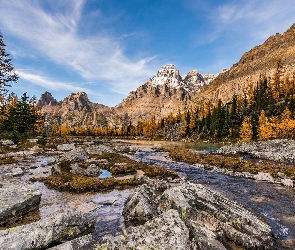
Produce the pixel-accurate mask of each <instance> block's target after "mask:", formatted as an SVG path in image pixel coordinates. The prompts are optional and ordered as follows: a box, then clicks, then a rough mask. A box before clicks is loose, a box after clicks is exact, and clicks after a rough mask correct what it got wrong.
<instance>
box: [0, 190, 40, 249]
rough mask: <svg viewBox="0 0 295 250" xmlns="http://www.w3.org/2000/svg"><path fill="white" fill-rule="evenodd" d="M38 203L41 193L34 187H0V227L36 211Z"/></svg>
mask: <svg viewBox="0 0 295 250" xmlns="http://www.w3.org/2000/svg"><path fill="white" fill-rule="evenodd" d="M40 201H41V191H40V190H39V189H38V188H37V187H36V186H35V185H28V184H22V185H17V186H14V185H13V186H4V187H2V188H1V189H0V225H1V224H5V223H6V222H8V221H9V220H12V219H15V218H18V217H20V216H22V215H24V214H26V213H28V212H29V211H32V210H35V209H38V208H39V204H40ZM0 245H1V244H0Z"/></svg>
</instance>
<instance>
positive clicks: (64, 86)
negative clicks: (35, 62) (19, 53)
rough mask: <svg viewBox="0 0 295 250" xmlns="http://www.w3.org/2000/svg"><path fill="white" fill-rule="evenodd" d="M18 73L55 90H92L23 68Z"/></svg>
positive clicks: (23, 77) (30, 80)
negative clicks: (29, 71)
mask: <svg viewBox="0 0 295 250" xmlns="http://www.w3.org/2000/svg"><path fill="white" fill-rule="evenodd" d="M17 74H18V75H19V76H20V77H21V78H22V79H24V80H25V81H28V82H30V83H33V84H35V85H38V86H41V87H43V88H46V89H49V90H55V91H56V90H69V91H71V92H90V89H88V88H82V87H78V86H75V85H73V84H70V83H63V82H56V81H54V80H51V79H48V78H47V77H44V76H42V75H37V74H32V73H28V72H25V71H22V70H18V71H17Z"/></svg>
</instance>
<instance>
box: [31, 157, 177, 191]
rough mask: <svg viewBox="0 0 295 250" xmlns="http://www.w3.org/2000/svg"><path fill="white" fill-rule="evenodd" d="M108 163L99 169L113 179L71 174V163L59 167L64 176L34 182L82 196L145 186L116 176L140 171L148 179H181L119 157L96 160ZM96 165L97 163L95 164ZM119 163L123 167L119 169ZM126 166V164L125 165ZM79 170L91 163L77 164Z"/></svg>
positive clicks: (44, 178) (51, 176) (166, 171)
mask: <svg viewBox="0 0 295 250" xmlns="http://www.w3.org/2000/svg"><path fill="white" fill-rule="evenodd" d="M100 159H107V160H108V162H109V164H107V165H102V166H101V165H99V167H101V168H106V169H108V170H109V171H110V172H111V173H112V175H113V177H111V178H104V179H99V178H98V177H88V176H84V175H81V174H72V173H71V172H70V170H71V165H72V164H73V163H74V162H72V161H61V162H59V163H58V166H59V169H60V170H61V173H54V174H52V175H50V176H48V177H43V178H32V179H31V181H41V182H43V183H44V184H45V185H46V186H48V187H49V188H53V189H57V190H59V191H70V192H76V193H82V192H102V191H107V190H112V189H124V188H129V187H134V186H137V185H140V184H142V182H141V181H140V180H139V179H137V178H136V177H134V178H128V179H116V178H115V177H114V176H118V175H120V176H122V175H130V174H135V173H136V172H137V170H142V171H143V172H144V174H145V175H146V176H148V177H164V178H165V177H170V178H176V177H178V175H177V174H176V173H174V172H172V171H170V170H167V169H165V168H161V167H157V166H150V165H147V164H145V163H141V162H137V161H134V160H132V159H130V158H128V157H126V156H123V155H120V154H118V153H103V154H102V155H97V156H96V160H100ZM93 163H95V162H93ZM118 163H120V164H121V165H118ZM122 163H125V164H122ZM78 164H79V166H80V167H84V168H86V167H87V166H88V165H89V164H90V163H89V162H87V163H78Z"/></svg>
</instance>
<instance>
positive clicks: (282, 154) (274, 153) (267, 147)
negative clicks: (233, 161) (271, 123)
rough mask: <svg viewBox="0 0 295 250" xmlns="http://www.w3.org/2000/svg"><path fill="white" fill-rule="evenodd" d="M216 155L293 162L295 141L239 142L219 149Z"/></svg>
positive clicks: (294, 158) (294, 159)
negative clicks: (248, 156)
mask: <svg viewBox="0 0 295 250" xmlns="http://www.w3.org/2000/svg"><path fill="white" fill-rule="evenodd" d="M216 153H218V154H238V153H242V154H249V155H252V156H254V157H255V158H260V159H267V160H273V161H279V162H294V161H295V141H294V140H287V139H275V140H270V141H259V142H241V143H237V144H233V145H230V146H224V147H221V148H220V149H218V150H217V151H216Z"/></svg>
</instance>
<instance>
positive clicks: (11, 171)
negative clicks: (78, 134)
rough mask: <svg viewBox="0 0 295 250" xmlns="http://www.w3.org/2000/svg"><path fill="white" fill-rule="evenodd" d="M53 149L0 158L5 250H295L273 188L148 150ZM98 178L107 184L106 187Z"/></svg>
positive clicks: (289, 220) (289, 192) (293, 220)
mask: <svg viewBox="0 0 295 250" xmlns="http://www.w3.org/2000/svg"><path fill="white" fill-rule="evenodd" d="M57 144H58V145H55V146H54V147H51V148H45V149H42V148H41V147H38V146H36V145H35V146H32V147H29V148H27V149H25V150H13V152H8V151H4V150H3V152H2V154H1V155H0V157H2V158H1V159H2V164H1V165H0V184H1V186H2V187H1V186H0V191H1V195H3V196H2V197H4V196H5V195H4V194H6V196H5V197H6V199H3V198H1V200H0V203H1V204H0V209H1V211H0V219H1V223H2V225H0V227H1V228H0V229H2V230H0V245H1V246H5V247H4V248H3V249H48V248H52V249H155V248H159V249H293V248H294V246H295V241H294V239H295V235H294V233H295V216H294V212H295V211H294V209H295V206H294V205H295V204H294V201H295V199H294V198H295V197H294V196H295V195H294V191H293V189H292V188H290V187H285V186H283V185H282V184H281V183H280V184H278V183H269V182H268V181H261V180H253V179H249V178H245V176H243V177H241V176H240V177H237V176H234V175H228V174H224V173H221V172H220V171H216V169H215V170H214V169H207V168H204V166H202V165H199V164H187V163H183V162H176V161H173V160H171V158H170V157H169V156H168V153H167V152H164V151H162V150H159V149H153V148H152V147H150V146H148V147H146V146H140V145H136V146H132V145H127V144H126V143H122V142H120V141H111V142H110V141H104V142H102V141H100V140H97V139H95V138H83V139H77V138H76V139H72V141H70V142H69V143H67V144H62V143H57ZM128 159H130V160H128ZM61 162H62V163H63V164H60V163H61ZM65 163H66V164H65ZM153 166H154V167H155V168H154V167H153ZM166 169H167V170H171V171H175V172H176V173H178V175H179V176H180V178H177V177H176V176H175V175H173V174H171V172H169V171H166ZM101 170H103V171H101ZM101 172H103V175H105V173H106V172H108V174H111V175H112V177H111V178H112V179H113V180H111V179H109V181H107V183H111V185H105V182H103V181H101V179H100V178H98V176H100V174H102V173H101ZM81 176H83V178H82V177H81ZM77 180H79V181H78V182H77ZM89 185H90V186H89ZM136 186H137V188H135V189H134V187H136ZM5 190H8V191H5ZM9 190H10V191H9ZM12 190H14V191H12ZM69 190H70V191H71V192H69ZM4 191H5V192H4ZM12 197H14V198H15V199H12ZM13 200H14V201H13ZM26 200H28V202H25V201H26ZM20 201H22V202H23V203H25V204H27V205H23V203H21V202H20ZM15 204H16V205H15ZM240 204H242V205H240ZM36 206H37V207H39V209H37V210H36V209H35V208H36ZM3 211H4V212H3ZM29 211H31V212H29ZM36 211H37V212H36ZM7 216H8V219H7ZM9 216H10V218H9ZM83 235H84V236H83ZM1 249H2V248H1Z"/></svg>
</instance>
